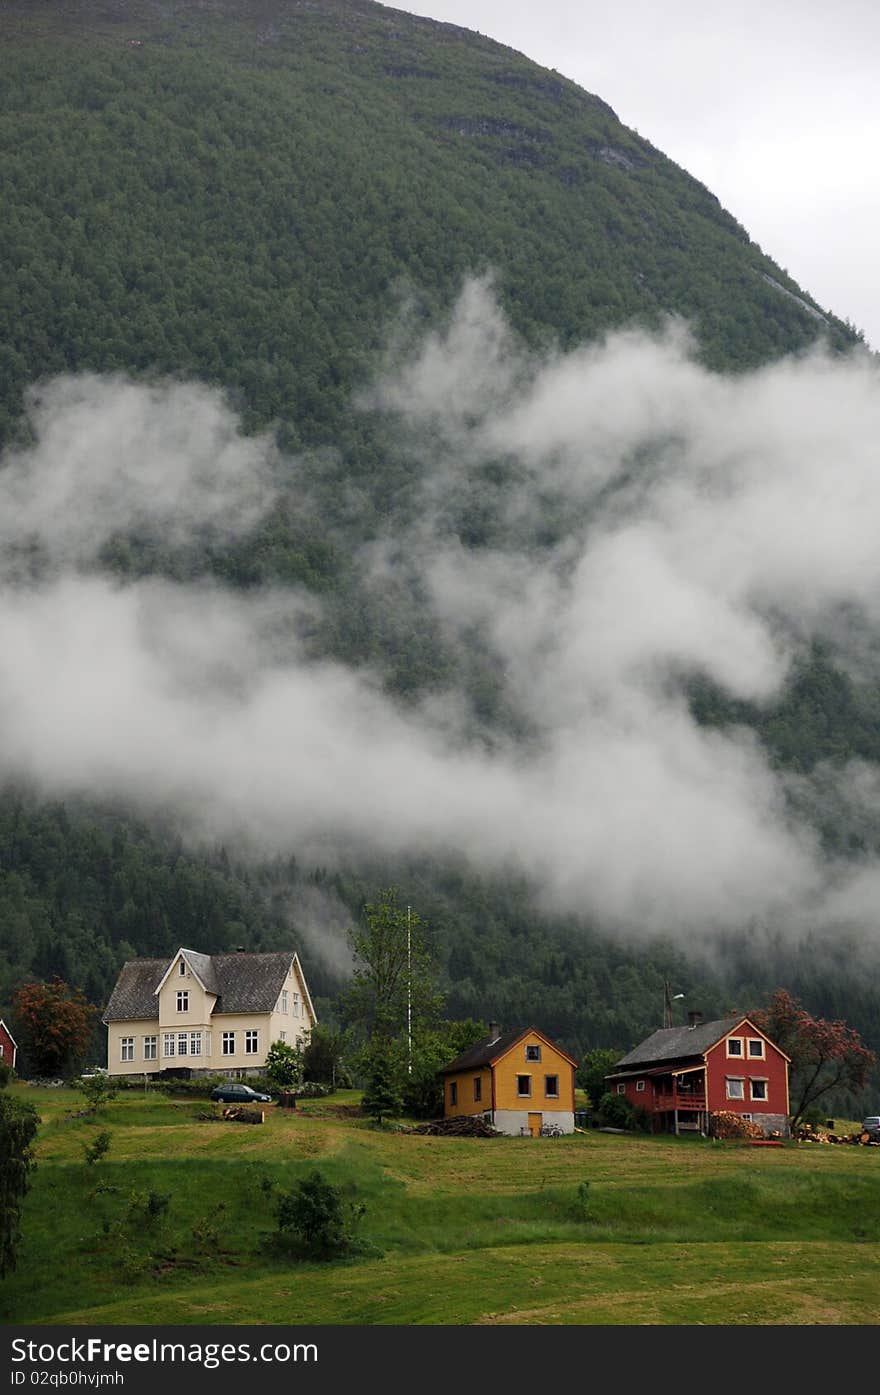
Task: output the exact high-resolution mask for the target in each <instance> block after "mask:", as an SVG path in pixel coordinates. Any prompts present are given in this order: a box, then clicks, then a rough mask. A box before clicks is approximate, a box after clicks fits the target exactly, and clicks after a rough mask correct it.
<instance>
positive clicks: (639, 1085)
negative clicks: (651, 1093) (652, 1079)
mask: <svg viewBox="0 0 880 1395" xmlns="http://www.w3.org/2000/svg"><path fill="white" fill-rule="evenodd" d="M644 1088H645V1082H644V1080H637V1081H636V1090H637V1091H638V1093H639V1094H641V1093H642V1091H643V1090H644Z"/></svg>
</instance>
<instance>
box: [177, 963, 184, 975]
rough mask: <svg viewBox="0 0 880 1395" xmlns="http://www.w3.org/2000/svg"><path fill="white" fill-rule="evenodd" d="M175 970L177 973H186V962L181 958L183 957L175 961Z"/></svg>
mask: <svg viewBox="0 0 880 1395" xmlns="http://www.w3.org/2000/svg"><path fill="white" fill-rule="evenodd" d="M177 972H178V973H179V974H185V973H186V962H185V960H183V959H178V961H177Z"/></svg>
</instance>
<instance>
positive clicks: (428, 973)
mask: <svg viewBox="0 0 880 1395" xmlns="http://www.w3.org/2000/svg"><path fill="white" fill-rule="evenodd" d="M397 898H398V891H397V888H396V887H386V888H385V889H383V890H382V891H380V892H379V894H378V896H377V898H376V900H375V901H373V902H370V903H368V904H367V905H365V906H364V911H363V921H362V924H361V925H360V926H358V927H356V928H354V929H352V930H351V932H350V934H349V941H350V944H351V948H352V951H353V952H354V957H355V970H354V975H353V977H352V982H351V984H350V986H349V987H348V989H347V990H346V991H345V993H344V995H343V1010H344V1012H345V1015H346V1017H347V1018H348V1020H349V1021H350V1022H351V1023H352V1024H353V1025H354V1026H356V1027H357V1028H359V1029H360V1031H361V1032H362V1033H363V1035H364V1037H365V1038H366V1039H367V1040H368V1041H369V1042H370V1043H371V1044H372V1045H373V1047H377V1046H382V1045H384V1046H390V1045H391V1043H392V1042H393V1041H394V1040H395V1039H401V1038H403V1039H404V1040H406V1039H408V1038H409V1036H410V1035H412V1036H415V1035H416V1034H417V1033H418V1032H419V1031H420V1030H423V1029H425V1028H427V1027H428V1026H430V1025H431V1023H433V1022H434V1021H436V1019H437V1017H438V1015H439V1013H440V1010H441V1007H442V1004H443V995H442V993H441V992H440V990H439V987H438V972H439V971H438V968H437V964H436V961H435V959H434V955H433V953H432V949H431V945H430V942H429V939H428V934H427V926H426V925H425V923H424V921H423V920H422V918H421V916H419V915H418V914H417V912H416V911H414V910H413V909H412V908H411V907H410V906H400V905H399V904H398V899H397Z"/></svg>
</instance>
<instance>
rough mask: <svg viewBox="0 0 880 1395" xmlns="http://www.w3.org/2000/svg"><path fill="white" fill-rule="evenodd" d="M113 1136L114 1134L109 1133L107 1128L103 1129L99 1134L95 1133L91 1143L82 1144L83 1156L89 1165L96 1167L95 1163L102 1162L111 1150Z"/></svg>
mask: <svg viewBox="0 0 880 1395" xmlns="http://www.w3.org/2000/svg"><path fill="white" fill-rule="evenodd" d="M112 1137H113V1135H112V1134H110V1133H108V1132H107V1130H106V1129H102V1131H101V1132H100V1133H99V1134H96V1135H95V1137H94V1139H93V1140H92V1142H91V1143H84V1144H83V1145H82V1150H83V1157H84V1158H85V1160H86V1163H87V1164H88V1166H89V1167H94V1165H95V1163H97V1162H100V1161H101V1159H102V1158H103V1157H105V1156H106V1154H107V1153H108V1152H109V1151H110V1141H111V1139H112Z"/></svg>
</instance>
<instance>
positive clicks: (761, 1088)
mask: <svg viewBox="0 0 880 1395" xmlns="http://www.w3.org/2000/svg"><path fill="white" fill-rule="evenodd" d="M749 1084H750V1085H751V1087H752V1099H753V1100H766V1098H767V1081H766V1080H751V1081H749Z"/></svg>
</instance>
